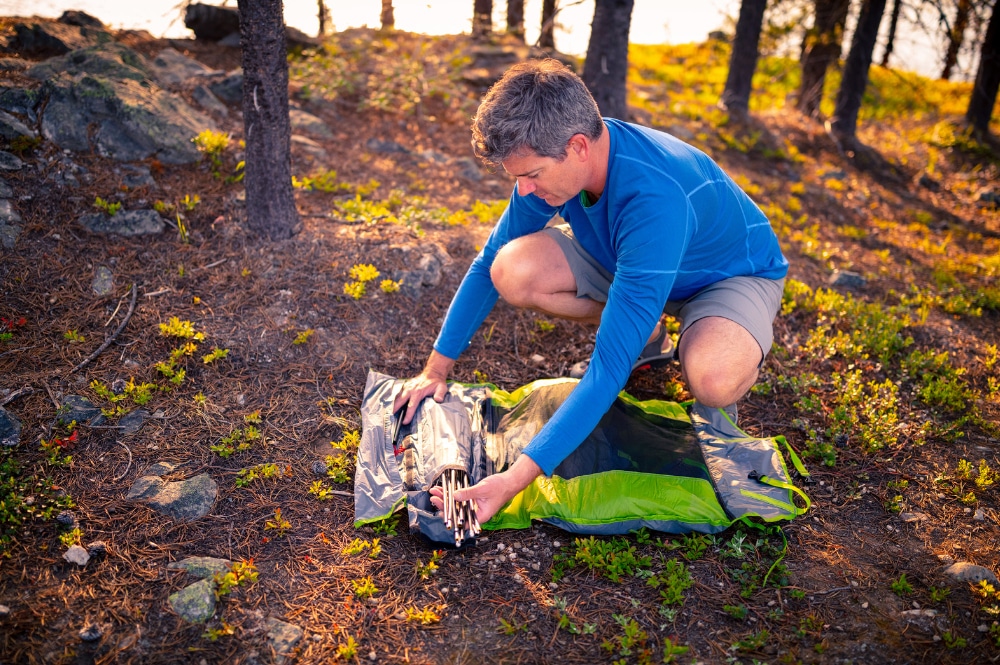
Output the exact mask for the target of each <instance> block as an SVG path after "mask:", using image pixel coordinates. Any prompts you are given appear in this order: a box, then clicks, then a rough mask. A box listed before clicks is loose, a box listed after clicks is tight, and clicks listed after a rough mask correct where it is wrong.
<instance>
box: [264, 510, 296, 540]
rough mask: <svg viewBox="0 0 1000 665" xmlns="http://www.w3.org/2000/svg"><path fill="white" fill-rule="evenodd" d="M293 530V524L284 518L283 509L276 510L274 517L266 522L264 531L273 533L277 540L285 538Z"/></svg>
mask: <svg viewBox="0 0 1000 665" xmlns="http://www.w3.org/2000/svg"><path fill="white" fill-rule="evenodd" d="M291 528H292V523H291V522H289V521H288V520H287V519H286V518H285V517H284V516H282V514H281V508H275V509H274V517H273V518H271V519H269V520H267V521H266V522H264V531H273V532H274V535H275V537H276V538H284V537H285V535H286V534H287V533H288V531H289V530H290V529H291Z"/></svg>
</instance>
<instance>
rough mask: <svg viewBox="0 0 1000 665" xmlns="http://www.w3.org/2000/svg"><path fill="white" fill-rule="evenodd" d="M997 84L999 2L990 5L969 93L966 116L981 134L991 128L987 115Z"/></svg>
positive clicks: (999, 78)
mask: <svg viewBox="0 0 1000 665" xmlns="http://www.w3.org/2000/svg"><path fill="white" fill-rule="evenodd" d="M998 88H1000V3H997V4H995V5H993V14H992V16H990V22H989V25H987V26H986V37H985V38H984V39H983V47H982V49H981V50H980V52H979V69H978V70H977V71H976V82H975V84H973V86H972V94H971V95H970V97H969V108H968V109H967V110H966V112H965V119H966V120H968V121H969V123H970V124H971V125H972V127H973V129H974V130H975V131H976V133H977V134H978V135H980V136H986V135H988V134H989V131H990V116H991V115H992V114H993V106H994V105H995V104H996V99H997V89H998Z"/></svg>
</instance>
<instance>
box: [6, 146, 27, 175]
mask: <svg viewBox="0 0 1000 665" xmlns="http://www.w3.org/2000/svg"><path fill="white" fill-rule="evenodd" d="M22 166H24V162H22V161H21V160H20V159H19V158H18V156H17V155H13V154H11V153H9V152H6V151H4V150H0V171H20V170H21V167H22Z"/></svg>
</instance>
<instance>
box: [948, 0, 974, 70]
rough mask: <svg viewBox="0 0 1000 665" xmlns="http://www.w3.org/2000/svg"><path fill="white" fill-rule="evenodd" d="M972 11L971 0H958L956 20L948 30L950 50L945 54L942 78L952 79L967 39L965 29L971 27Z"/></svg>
mask: <svg viewBox="0 0 1000 665" xmlns="http://www.w3.org/2000/svg"><path fill="white" fill-rule="evenodd" d="M971 13H972V2H971V0H958V5H957V6H956V7H955V22H954V23H953V24H952V26H951V30H949V31H948V50H947V52H946V53H945V54H944V67H942V68H941V80H942V81H948V80H950V79H951V70H953V69H954V68H955V65H956V64H958V51H959V49H961V48H962V42H963V41H965V29H966V28H967V27H969V14H971Z"/></svg>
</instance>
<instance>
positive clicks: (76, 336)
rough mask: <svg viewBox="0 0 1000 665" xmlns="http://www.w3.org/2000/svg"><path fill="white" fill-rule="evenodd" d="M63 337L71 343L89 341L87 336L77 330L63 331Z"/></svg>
mask: <svg viewBox="0 0 1000 665" xmlns="http://www.w3.org/2000/svg"><path fill="white" fill-rule="evenodd" d="M63 339H65V340H66V341H67V342H69V343H70V344H82V343H83V342H86V341H87V338H86V337H84V336H83V335H81V334H80V333H78V332H77V331H76V330H67V331H66V332H64V333H63Z"/></svg>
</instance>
